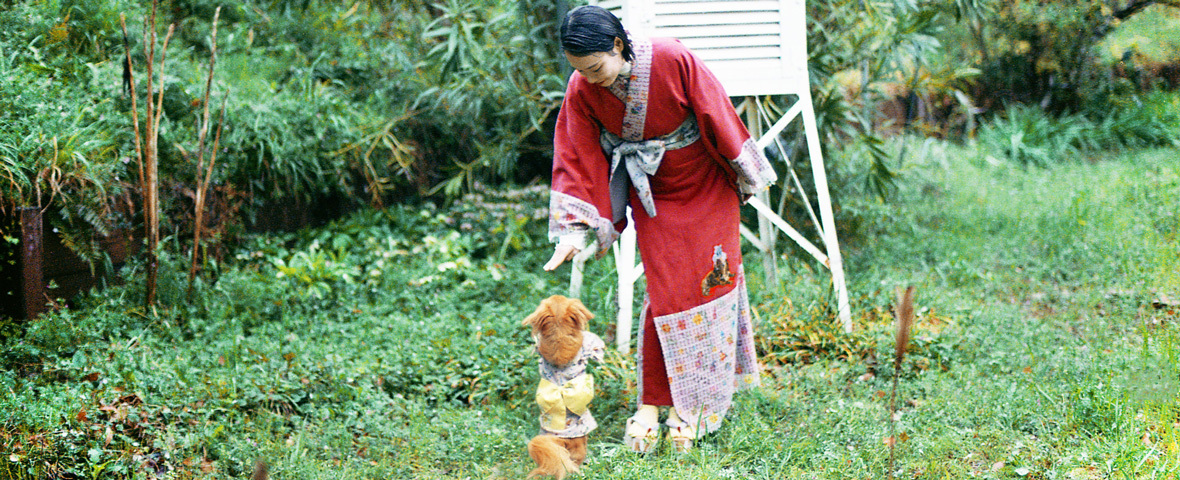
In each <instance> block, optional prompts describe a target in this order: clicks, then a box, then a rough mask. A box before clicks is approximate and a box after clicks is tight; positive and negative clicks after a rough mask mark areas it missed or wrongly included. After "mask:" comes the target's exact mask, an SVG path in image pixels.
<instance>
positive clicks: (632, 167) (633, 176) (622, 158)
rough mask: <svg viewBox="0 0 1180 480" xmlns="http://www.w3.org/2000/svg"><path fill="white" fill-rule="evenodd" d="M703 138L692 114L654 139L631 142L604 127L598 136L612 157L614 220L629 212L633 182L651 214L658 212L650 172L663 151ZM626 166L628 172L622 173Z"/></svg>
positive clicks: (604, 148) (645, 207) (648, 212)
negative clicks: (629, 197)
mask: <svg viewBox="0 0 1180 480" xmlns="http://www.w3.org/2000/svg"><path fill="white" fill-rule="evenodd" d="M700 138H701V130H700V129H699V128H697V119H696V116H694V115H691V114H690V115H689V116H688V118H685V119H684V123H681V124H680V126H679V127H676V130H673V131H672V133H669V134H667V135H664V136H661V137H656V138H653V139H651V140H643V141H639V142H629V141H626V140H623V139H622V138H621V137H619V136H618V135H615V134H613V133H611V132H609V131H607V130H606V129H605V128H604V129H602V132H601V135H600V136H599V144H600V145H602V151H603V153H606V154H607V156H609V157H610V159H611V162H610V204H611V210H612V213H613V217H614V218H613V220H612V221H614V222H616V223H618V222H619V221H620V220H622V219H623V217H624V216H626V214H627V197H628V190H629V188H628V187H630V186H632V185H634V186H635V192H636V193H638V194H639V201H640V202H642V203H643V209H644V210H646V211H647V215H648V216H650V217H654V216H656V204H655V201H654V200H652V196H651V183H650V182H649V181H648V178H647V177H648V176H649V175H655V174H656V170H659V168H660V162H661V161H663V159H664V152H666V151H668V150H676V149H678V148H684V147H687V146H689V145H692V144H693V143H694V142H696V141H697V140H699V139H700ZM623 170H626V175H623Z"/></svg>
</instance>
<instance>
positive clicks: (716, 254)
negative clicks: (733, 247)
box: [701, 245, 733, 297]
mask: <svg viewBox="0 0 1180 480" xmlns="http://www.w3.org/2000/svg"><path fill="white" fill-rule="evenodd" d="M724 285H733V274H732V273H729V261H728V260H727V259H726V255H725V252H724V251H722V250H721V245H717V246H715V247H713V269H712V270H710V271H709V273H708V274H707V275H705V279H704V280H701V295H702V296H705V297H707V296H709V295H712V294H713V289H714V288H717V287H720V286H724Z"/></svg>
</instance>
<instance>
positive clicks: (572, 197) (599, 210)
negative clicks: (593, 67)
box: [549, 73, 618, 255]
mask: <svg viewBox="0 0 1180 480" xmlns="http://www.w3.org/2000/svg"><path fill="white" fill-rule="evenodd" d="M579 78H580V76H579V74H578V73H574V74H573V76H571V77H570V83H569V86H568V87H567V88H566V96H565V100H563V101H562V104H561V110H560V111H559V112H558V114H557V126H556V130H555V132H554V135H553V183H552V186H551V189H550V192H549V239H550V241H555V242H556V241H558V240H559V239H560V238H562V237H567V236H572V235H579V234H581V235H585V234H586V233H591V234H593V235H594V238H596V239H597V240H598V249H599V253H600V255H601V253H602V252H605V251H607V249H608V248H609V246H610V245H611V244H612V243H614V241H615V239H616V238H617V237H618V232H617V231H616V230H615V225H614V224H613V223H612V222H611V220H610V217H611V205H610V164H609V163H608V162H607V161H606V156H605V155H604V154H603V153H602V147H601V146H599V143H598V142H599V135H600V127H599V124H598V122H597V121H596V120H594V118H593V117H592V116H591V115H590V111H589V108H588V105H586V103H585V102H586V100H585V98H584V95H583V93H582V91H581V89H580V88H579V86H578V81H579Z"/></svg>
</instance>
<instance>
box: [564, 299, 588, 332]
mask: <svg viewBox="0 0 1180 480" xmlns="http://www.w3.org/2000/svg"><path fill="white" fill-rule="evenodd" d="M566 312H568V313H569V315H570V317H573V318H574V320H576V321H577V322H578V328H580V329H582V330H589V329H590V319H592V318H594V314H593V313H590V309H588V308H586V305H583V304H582V301H581V300H578V299H576V298H571V299H570V303H569V306H567V307H566Z"/></svg>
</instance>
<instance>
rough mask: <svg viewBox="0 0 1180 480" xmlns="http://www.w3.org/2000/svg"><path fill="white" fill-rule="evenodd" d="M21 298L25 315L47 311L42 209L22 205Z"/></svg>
mask: <svg viewBox="0 0 1180 480" xmlns="http://www.w3.org/2000/svg"><path fill="white" fill-rule="evenodd" d="M17 211H18V212H19V216H20V265H21V299H22V303H23V304H24V305H23V311H24V317H25V318H26V319H29V320H32V319H34V318H36V317H37V315H40V314H41V312H44V311H45V277H44V275H42V271H41V259H42V257H43V252H44V249H43V248H42V239H43V235H42V227H41V209H40V208H37V207H20V208H18V209H17Z"/></svg>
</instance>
